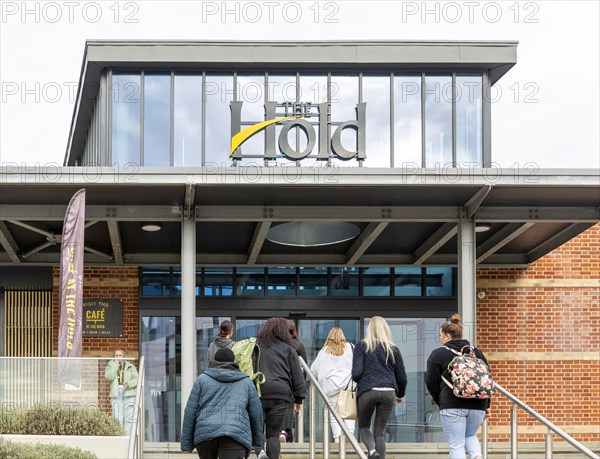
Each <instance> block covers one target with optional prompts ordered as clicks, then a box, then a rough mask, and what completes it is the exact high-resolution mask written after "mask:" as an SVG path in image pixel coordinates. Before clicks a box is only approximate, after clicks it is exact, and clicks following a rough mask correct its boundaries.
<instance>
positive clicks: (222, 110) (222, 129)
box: [204, 74, 233, 167]
mask: <svg viewBox="0 0 600 459" xmlns="http://www.w3.org/2000/svg"><path fill="white" fill-rule="evenodd" d="M205 100H206V123H205V124H206V131H205V133H204V135H205V139H206V140H205V142H206V153H205V154H206V157H205V165H210V166H211V167H222V166H223V165H225V164H229V149H230V148H231V142H230V137H231V109H230V107H229V102H231V101H232V100H233V76H232V75H214V74H207V75H206V96H205Z"/></svg>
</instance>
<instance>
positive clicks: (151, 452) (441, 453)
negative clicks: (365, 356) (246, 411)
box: [144, 442, 600, 459]
mask: <svg viewBox="0 0 600 459" xmlns="http://www.w3.org/2000/svg"><path fill="white" fill-rule="evenodd" d="M586 446H587V447H588V448H590V449H591V450H592V451H595V452H596V453H597V454H598V452H599V451H600V442H595V443H593V444H586ZM329 448H330V449H329V451H330V452H329V457H330V458H331V459H337V458H339V449H338V445H334V444H330V445H329ZM185 457H187V458H190V457H197V454H196V453H195V452H194V454H193V455H190V454H186V453H182V452H181V451H180V449H179V443H146V445H145V447H144V459H169V458H171V459H183V458H185ZM254 457H255V456H254V454H251V455H250V459H253V458H254ZM308 457H309V450H308V443H286V444H284V445H282V448H281V456H280V459H307V458H308ZM346 457H347V458H348V459H357V458H358V455H356V453H355V452H354V451H353V450H352V447H351V446H350V444H349V443H348V444H347V446H346ZM544 457H545V451H544V443H521V444H519V459H543V458H544ZM488 458H489V459H511V456H510V445H509V444H508V443H492V444H490V448H489V454H488ZM552 458H553V459H587V456H585V455H584V454H581V453H579V452H578V451H577V450H575V448H573V447H572V446H571V445H568V444H565V443H558V442H557V443H555V444H554V454H553V455H552ZM316 459H323V445H322V444H321V443H317V444H316ZM386 459H448V446H447V445H446V443H394V444H388V445H387V454H386Z"/></svg>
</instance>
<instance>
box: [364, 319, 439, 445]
mask: <svg viewBox="0 0 600 459" xmlns="http://www.w3.org/2000/svg"><path fill="white" fill-rule="evenodd" d="M369 321H370V319H365V322H364V328H365V331H366V328H367V326H368V324H369ZM386 321H387V323H388V325H389V326H390V329H391V331H392V339H393V341H394V343H395V344H396V345H397V346H398V347H399V349H400V352H401V354H402V360H403V362H404V366H405V369H406V376H407V379H408V385H407V388H406V395H405V398H404V403H402V404H399V405H398V404H396V405H395V406H394V410H393V411H392V414H391V416H390V419H389V422H388V428H387V430H386V441H388V442H390V443H396V442H410V443H423V442H438V441H444V440H443V432H442V429H441V428H440V424H439V414H438V415H437V416H436V414H437V413H438V410H437V409H436V407H435V406H434V405H432V404H431V396H429V394H428V393H427V390H426V388H425V382H424V381H425V371H426V369H427V359H428V357H429V354H430V353H431V351H433V349H435V348H437V347H438V346H439V342H438V331H439V327H440V325H441V324H442V323H443V322H444V319H439V318H434V319H402V318H386Z"/></svg>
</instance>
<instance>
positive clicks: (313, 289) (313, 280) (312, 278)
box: [299, 268, 327, 296]
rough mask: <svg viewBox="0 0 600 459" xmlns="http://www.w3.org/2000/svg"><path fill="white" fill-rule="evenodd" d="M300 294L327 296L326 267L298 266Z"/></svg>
mask: <svg viewBox="0 0 600 459" xmlns="http://www.w3.org/2000/svg"><path fill="white" fill-rule="evenodd" d="M299 294H300V296H327V268H300V286H299Z"/></svg>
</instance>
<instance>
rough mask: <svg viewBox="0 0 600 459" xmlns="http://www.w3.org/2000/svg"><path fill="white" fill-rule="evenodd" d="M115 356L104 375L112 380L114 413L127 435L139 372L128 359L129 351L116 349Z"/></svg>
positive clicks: (131, 418) (128, 433)
mask: <svg viewBox="0 0 600 459" xmlns="http://www.w3.org/2000/svg"><path fill="white" fill-rule="evenodd" d="M113 357H114V359H113V360H110V361H109V362H108V364H107V365H106V369H105V370H104V377H105V378H106V379H107V380H108V381H109V382H110V393H109V397H110V403H111V405H112V415H113V417H114V418H116V419H118V420H119V422H120V423H121V425H122V426H123V427H124V429H125V432H126V433H127V435H130V434H131V424H132V421H133V417H134V411H135V391H136V387H137V383H138V372H137V369H136V368H135V365H134V364H133V362H132V361H131V360H126V357H127V353H126V352H125V351H124V350H123V349H122V348H117V349H115V351H114V354H113Z"/></svg>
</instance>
